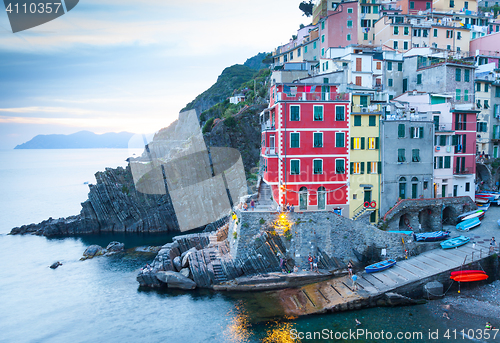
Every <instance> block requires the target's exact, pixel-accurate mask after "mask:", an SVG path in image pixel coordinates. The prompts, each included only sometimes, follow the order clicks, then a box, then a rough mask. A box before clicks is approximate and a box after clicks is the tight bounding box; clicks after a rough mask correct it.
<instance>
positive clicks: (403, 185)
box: [399, 176, 406, 199]
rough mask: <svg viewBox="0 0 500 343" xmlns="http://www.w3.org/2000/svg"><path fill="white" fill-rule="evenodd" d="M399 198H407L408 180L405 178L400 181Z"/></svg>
mask: <svg viewBox="0 0 500 343" xmlns="http://www.w3.org/2000/svg"><path fill="white" fill-rule="evenodd" d="M399 197H400V198H401V199H405V198H406V178H405V177H404V176H403V177H401V178H400V179H399Z"/></svg>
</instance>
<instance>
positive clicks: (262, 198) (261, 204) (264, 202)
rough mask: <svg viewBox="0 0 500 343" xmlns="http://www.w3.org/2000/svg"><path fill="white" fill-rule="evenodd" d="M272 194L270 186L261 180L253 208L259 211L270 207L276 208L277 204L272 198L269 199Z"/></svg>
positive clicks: (267, 209)
mask: <svg viewBox="0 0 500 343" xmlns="http://www.w3.org/2000/svg"><path fill="white" fill-rule="evenodd" d="M272 195H273V192H272V189H271V186H269V185H268V184H267V183H265V182H264V181H261V182H260V187H259V195H258V197H257V204H256V206H255V209H257V210H261V211H269V209H270V208H273V209H276V207H277V206H278V205H277V204H276V202H275V201H274V200H271V197H272Z"/></svg>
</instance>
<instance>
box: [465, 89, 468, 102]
mask: <svg viewBox="0 0 500 343" xmlns="http://www.w3.org/2000/svg"><path fill="white" fill-rule="evenodd" d="M464 101H469V90H468V89H466V90H464Z"/></svg>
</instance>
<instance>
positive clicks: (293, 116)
mask: <svg viewBox="0 0 500 343" xmlns="http://www.w3.org/2000/svg"><path fill="white" fill-rule="evenodd" d="M299 120H300V106H299V105H291V106H290V121H299Z"/></svg>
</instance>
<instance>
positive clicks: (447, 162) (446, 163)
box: [444, 156, 451, 168]
mask: <svg viewBox="0 0 500 343" xmlns="http://www.w3.org/2000/svg"><path fill="white" fill-rule="evenodd" d="M450 166H451V157H450V156H445V157H444V167H445V168H450Z"/></svg>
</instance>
